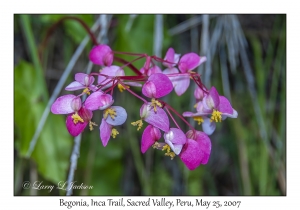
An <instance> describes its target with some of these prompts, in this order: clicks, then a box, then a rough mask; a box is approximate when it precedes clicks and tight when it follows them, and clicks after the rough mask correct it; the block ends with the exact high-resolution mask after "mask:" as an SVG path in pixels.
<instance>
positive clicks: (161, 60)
mask: <svg viewBox="0 0 300 210" xmlns="http://www.w3.org/2000/svg"><path fill="white" fill-rule="evenodd" d="M151 57H152V58H153V59H154V60H156V61H158V62H161V63H169V64H177V63H173V62H170V61H167V60H164V59H162V58H159V57H156V56H155V55H152V56H151Z"/></svg>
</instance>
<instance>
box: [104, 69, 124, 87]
mask: <svg viewBox="0 0 300 210" xmlns="http://www.w3.org/2000/svg"><path fill="white" fill-rule="evenodd" d="M100 74H104V75H107V76H110V77H115V76H124V75H125V73H124V70H123V69H121V68H120V67H119V66H110V67H105V68H103V69H102V70H101V72H100ZM117 74H118V75H117ZM110 80H111V79H107V77H105V76H101V75H100V76H98V84H101V83H103V84H105V83H107V82H108V81H110ZM111 85H112V83H109V84H108V85H106V86H105V87H106V88H107V87H109V86H111Z"/></svg>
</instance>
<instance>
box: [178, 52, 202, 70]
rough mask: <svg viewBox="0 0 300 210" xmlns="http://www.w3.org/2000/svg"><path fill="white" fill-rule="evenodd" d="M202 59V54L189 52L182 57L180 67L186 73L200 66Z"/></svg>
mask: <svg viewBox="0 0 300 210" xmlns="http://www.w3.org/2000/svg"><path fill="white" fill-rule="evenodd" d="M200 61H201V59H200V56H199V55H197V54H196V53H187V54H185V55H183V56H182V57H181V59H180V61H179V63H178V68H179V70H180V71H181V72H182V73H186V72H188V71H191V70H193V69H195V68H196V67H198V66H199V65H200V64H201V62H200Z"/></svg>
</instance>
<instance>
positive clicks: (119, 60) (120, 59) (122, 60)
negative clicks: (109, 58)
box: [114, 56, 143, 75]
mask: <svg viewBox="0 0 300 210" xmlns="http://www.w3.org/2000/svg"><path fill="white" fill-rule="evenodd" d="M114 60H115V61H117V62H120V63H123V64H127V66H128V67H129V68H130V69H131V70H132V71H133V72H134V73H136V74H137V75H143V74H142V73H141V72H140V71H139V70H138V69H137V68H136V67H135V66H134V65H132V64H131V63H129V64H128V62H127V61H126V60H124V59H123V58H119V57H116V56H114Z"/></svg>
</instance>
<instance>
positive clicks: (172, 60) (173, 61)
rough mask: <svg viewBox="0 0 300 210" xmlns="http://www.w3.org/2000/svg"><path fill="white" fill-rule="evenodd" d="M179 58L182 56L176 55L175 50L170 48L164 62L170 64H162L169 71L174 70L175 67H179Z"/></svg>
mask: <svg viewBox="0 0 300 210" xmlns="http://www.w3.org/2000/svg"><path fill="white" fill-rule="evenodd" d="M179 58H180V54H176V53H175V50H174V49H173V48H171V47H170V48H169V49H168V51H167V53H166V55H165V58H164V60H165V61H168V62H163V63H162V64H163V65H164V66H165V67H168V68H169V69H171V68H173V67H174V66H175V65H177V63H178V61H179Z"/></svg>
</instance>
